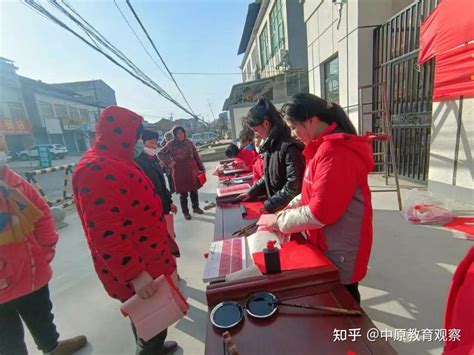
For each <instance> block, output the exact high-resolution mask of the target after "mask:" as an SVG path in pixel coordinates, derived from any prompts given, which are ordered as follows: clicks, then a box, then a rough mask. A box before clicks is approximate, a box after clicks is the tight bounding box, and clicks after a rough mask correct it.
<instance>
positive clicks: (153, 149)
mask: <svg viewBox="0 0 474 355" xmlns="http://www.w3.org/2000/svg"><path fill="white" fill-rule="evenodd" d="M158 137H159V135H158V133H156V132H154V131H151V130H148V129H145V130H143V133H142V139H141V140H140V139H139V140H138V141H137V144H136V145H135V151H134V159H135V161H136V162H137V164H138V165H139V166H140V168H142V170H143V172H144V173H145V174H146V175H147V176H148V177H149V178H150V180H151V181H152V182H153V185H154V186H155V191H156V193H157V194H158V195H159V196H160V199H161V204H162V205H163V215H168V214H170V213H174V214H176V213H177V212H178V209H177V207H176V206H175V204H174V203H173V200H172V197H171V193H170V192H169V190H168V189H167V188H166V183H165V177H164V174H163V170H162V168H161V165H160V163H159V161H158V157H157V155H156V154H157V153H158ZM168 242H169V243H170V244H171V252H172V253H173V255H174V256H176V257H178V256H179V248H178V246H177V244H176V242H175V236H174V235H173V236H170V237H169V239H168Z"/></svg>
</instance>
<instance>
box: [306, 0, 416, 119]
mask: <svg viewBox="0 0 474 355" xmlns="http://www.w3.org/2000/svg"><path fill="white" fill-rule="evenodd" d="M410 2H411V1H409V0H347V1H339V2H338V3H334V2H333V1H332V0H305V1H304V19H305V22H306V30H307V36H308V71H309V85H310V92H311V93H313V94H315V95H318V96H322V94H323V93H322V81H323V75H324V70H323V68H324V66H323V64H324V63H325V62H326V61H327V60H328V59H331V58H332V57H334V56H335V55H336V54H337V55H338V58H339V104H340V105H341V106H342V108H343V109H344V110H345V111H346V112H347V113H348V115H349V118H350V119H351V121H352V122H353V124H354V125H355V126H356V128H357V126H358V97H359V86H362V85H368V84H371V83H372V73H373V57H372V56H373V30H374V28H375V26H376V25H380V24H382V23H385V22H386V21H387V20H388V19H389V18H390V16H393V15H395V13H396V12H398V11H400V10H401V9H403V8H404V7H405V6H407V5H409V4H410Z"/></svg>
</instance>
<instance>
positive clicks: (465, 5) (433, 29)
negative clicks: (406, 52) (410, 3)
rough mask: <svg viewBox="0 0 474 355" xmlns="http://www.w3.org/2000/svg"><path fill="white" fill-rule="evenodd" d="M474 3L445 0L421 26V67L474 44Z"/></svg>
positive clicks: (419, 62)
mask: <svg viewBox="0 0 474 355" xmlns="http://www.w3.org/2000/svg"><path fill="white" fill-rule="evenodd" d="M473 14H474V1H473V0H443V1H441V3H440V4H439V5H438V7H437V8H436V9H435V10H434V11H433V12H432V13H431V15H430V16H429V17H428V18H427V19H426V20H425V21H424V22H423V23H422V24H421V25H420V52H419V54H418V64H423V63H424V62H426V61H428V60H430V59H431V58H433V57H434V56H437V55H439V54H443V53H445V52H447V51H449V50H451V49H454V48H456V47H458V46H460V45H463V44H466V43H468V42H470V41H474V16H473Z"/></svg>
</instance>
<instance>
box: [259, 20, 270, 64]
mask: <svg viewBox="0 0 474 355" xmlns="http://www.w3.org/2000/svg"><path fill="white" fill-rule="evenodd" d="M259 43H260V63H261V64H262V65H261V67H262V68H265V66H266V65H267V63H268V61H269V60H270V48H269V43H268V31H267V25H265V27H264V28H263V31H262V33H260V37H259Z"/></svg>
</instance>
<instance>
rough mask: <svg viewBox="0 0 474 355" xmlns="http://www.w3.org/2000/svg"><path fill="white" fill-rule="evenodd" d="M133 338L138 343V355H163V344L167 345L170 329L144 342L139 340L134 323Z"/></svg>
mask: <svg viewBox="0 0 474 355" xmlns="http://www.w3.org/2000/svg"><path fill="white" fill-rule="evenodd" d="M132 331H133V336H134V337H135V340H136V342H137V350H136V352H135V354H136V355H161V354H164V352H165V351H164V347H163V344H164V343H165V339H166V335H167V334H168V329H165V330H163V331H162V332H161V333H160V334H158V335H155V336H154V337H153V338H151V339H150V340H148V341H144V340H143V339H141V338H139V337H138V335H137V330H136V329H135V326H134V325H133V323H132Z"/></svg>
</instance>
